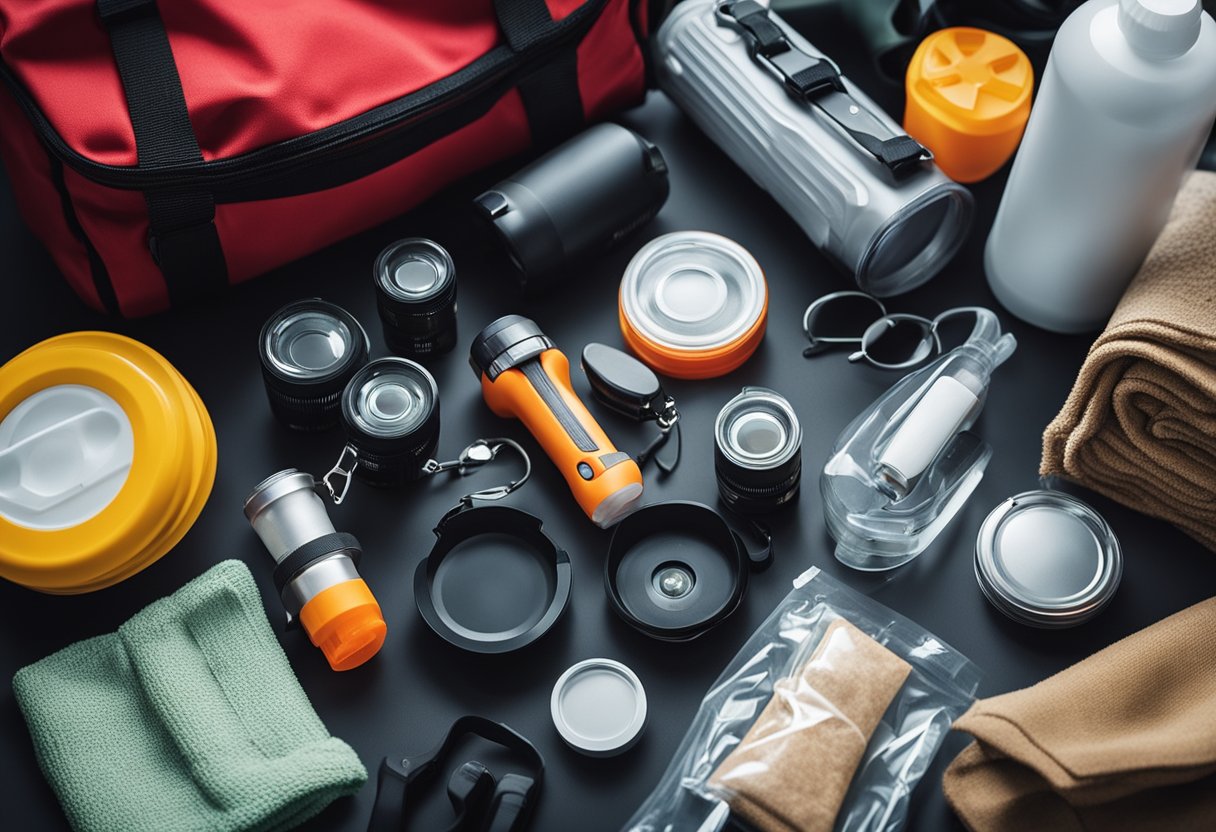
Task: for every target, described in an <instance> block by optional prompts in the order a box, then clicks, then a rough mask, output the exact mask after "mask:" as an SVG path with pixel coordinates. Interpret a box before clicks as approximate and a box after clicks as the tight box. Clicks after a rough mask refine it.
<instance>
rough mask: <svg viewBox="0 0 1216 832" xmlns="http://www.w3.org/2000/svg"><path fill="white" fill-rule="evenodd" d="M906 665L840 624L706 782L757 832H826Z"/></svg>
mask: <svg viewBox="0 0 1216 832" xmlns="http://www.w3.org/2000/svg"><path fill="white" fill-rule="evenodd" d="M911 671H912V668H911V666H910V665H909V664H908V663H907V662H905V661H904V660H903V659H901V658H899V657H898V656H896V655H895V654H894V653H892V652H891V651H890V650H888V649H887V648H885V647H883V646H882V645H881V644H879V643H878V642H876V641H874V639H872V638H870V637H869V636H867V635H866V634H865V633H863V632H862V631H861V630H859V629H857V628H856V627H854V626H853V625H852V624H850V623H849V622H848V621H845V620H843V619H839V620H836V621H834V622H832V624H831V625H830V626H829V627H828V629H827V632H826V633H824V636H823V639H822V640H820V642H819V644H818V645H816V647H815V651H814V653H813V654H812V655H811V657H810V658H809V659H807V661H806V662H805V663H804V664H803V665H802V666H801V667H800V668H799V669H798V671H797V672H796V673H795V674H794V675H793V676H789V677H786V678H784V679H780V680H778V681H777V682H776V683H775V684H774V685H773V697H772V699H770V700H769V702H768V704H767V705H765V707H764V710H763V711H762V712H761V713H760V716H759V717H758V718H757V719H756V721H755V723H754V724H753V725H752V727H751V728H750V729H749V730H748V732H747V734H746V735H745V736H744V737H743V740H742V742H740V743H739V745H738V747H736V748H735V750H734V751H732V752H731V753H730V754H729V755H728V756H727V757H726V759H725V760H723V761H722V763H721V765H719V766H718V769H717V771H715V772H714V774H713V776H712V777H711V778H710V780H709V786H710V788H712V789H715V790H716V791H718V792H720V793H721V794H722V795H724V796H725V797H726V799H727V802H728V803H729V804H730V808H731V812H732V813H733V814H735V815H736V816H738V817H740V818H742V819H743V820H745V821H747V822H748V823H750V824H751V825H752V826H755V827H756V828H757V829H759V830H762V832H831V829H832V827H833V825H834V824H835V822H836V815H837V813H839V811H840V804H841V802H842V801H843V800H844V796H845V793H846V792H847V791H848V789H849V784H850V783H851V782H852V780H853V774H854V772H855V771H856V770H857V766H858V764H859V763H860V762H861V758H862V755H863V754H864V753H865V750H866V745H867V744H868V743H869V741H870V735H871V734H872V733H874V729H875V728H876V727H877V726H878V723H879V721H880V720H881V719H882V715H883V714H884V713H885V712H886V710H887V708H888V706H890V704H891V701H892V700H893V699H894V698H895V695H896V694H897V693H899V689H900V688H901V687H903V684H904V680H905V679H907V678H908V674H909V673H910V672H911Z"/></svg>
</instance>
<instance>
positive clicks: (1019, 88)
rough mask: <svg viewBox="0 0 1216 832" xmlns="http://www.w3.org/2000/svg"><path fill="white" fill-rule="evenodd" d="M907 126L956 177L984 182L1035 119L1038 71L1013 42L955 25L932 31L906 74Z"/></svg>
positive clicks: (968, 180)
mask: <svg viewBox="0 0 1216 832" xmlns="http://www.w3.org/2000/svg"><path fill="white" fill-rule="evenodd" d="M906 90H907V97H908V102H907V107H906V109H905V110H904V129H905V130H907V131H908V135H910V136H912V138H914V139H916V140H917V141H918V142H920V143H921V144H923V145H925V147H927V148H929V149H930V150H932V151H933V155H934V156H936V157H937V164H938V166H939V167H940V168H941V169H942V170H943V171H944V172H945V173H946V175H948V176H950V177H951V178H952V179H954V180H956V181H958V182H978V181H980V180H981V179H986V178H987V177H989V176H991V175H992V174H993V173H995V172H996V171H997V169H999V168H1000V167H1001V165H1003V164H1005V162H1006V161H1008V160H1009V157H1010V156H1012V155H1013V152H1014V151H1015V150H1016V149H1017V146H1018V142H1020V141H1021V140H1022V131H1023V130H1025V128H1026V119H1028V118H1029V117H1030V98H1031V93H1032V92H1033V91H1034V71H1033V70H1032V69H1031V66H1030V59H1029V58H1027V57H1026V54H1025V53H1024V52H1023V51H1022V50H1021V49H1019V48H1018V47H1017V46H1016V45H1015V44H1014V43H1013V42H1012V41H1010V40H1008V39H1006V38H1003V37H1001V36H1000V35H997V34H994V33H992V32H987V31H985V30H983V29H974V28H971V27H968V26H956V27H953V28H950V29H942V30H940V31H937V32H934V33H933V34H931V35H929V36H928V37H927V38H925V39H924V40H923V41H921V44H920V46H919V47H917V49H916V53H915V54H914V55H913V56H912V62H911V63H910V64H909V65H908V73H907V77H906Z"/></svg>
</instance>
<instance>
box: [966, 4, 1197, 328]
mask: <svg viewBox="0 0 1216 832" xmlns="http://www.w3.org/2000/svg"><path fill="white" fill-rule="evenodd" d="M1214 117H1216V22H1214V21H1213V20H1212V18H1211V17H1210V16H1209V15H1208V14H1206V13H1205V12H1204V11H1203V9H1202V7H1201V6H1200V2H1199V0H1090V2H1088V3H1086V4H1085V5H1083V6H1081V7H1080V8H1079V9H1077V10H1076V11H1075V12H1073V14H1072V15H1071V16H1070V17H1069V18H1068V19H1067V20H1066V21H1065V22H1064V25H1063V26H1062V27H1060V31H1059V32H1058V33H1057V35H1056V39H1055V42H1054V44H1053V45H1052V49H1051V58H1050V59H1049V60H1048V62H1047V69H1046V71H1045V72H1044V75H1043V80H1042V84H1041V85H1040V89H1039V95H1038V98H1037V99H1036V100H1035V103H1034V108H1033V110H1032V111H1031V114H1030V122H1029V124H1028V125H1027V127H1026V135H1025V137H1024V138H1023V139H1022V145H1021V147H1020V148H1019V150H1018V154H1017V157H1016V159H1015V160H1014V164H1013V169H1012V171H1011V172H1010V175H1009V183H1008V185H1007V186H1006V189H1005V194H1004V197H1003V198H1002V199H1001V205H1000V208H999V209H998V211H997V215H996V220H995V222H994V224H993V227H992V234H991V235H990V236H989V238H988V244H987V247H986V249H985V251H984V266H985V270H986V272H987V274H988V283H989V285H990V286H991V287H992V291H993V293H994V294H995V295H996V296H997V299H998V300H1000V302H1001V303H1002V304H1003V305H1004V306H1005V307H1006V308H1007V309H1008V310H1009V311H1010V312H1012V313H1013V314H1015V315H1017V316H1018V317H1019V318H1023V319H1025V320H1026V321H1029V322H1030V323H1032V324H1035V325H1036V326H1040V327H1043V328H1045V329H1051V330H1055V331H1057V332H1087V331H1092V330H1095V329H1099V328H1101V327H1102V326H1103V325H1104V324H1105V323H1106V321H1107V319H1108V318H1109V317H1110V314H1111V312H1113V311H1114V308H1115V306H1116V304H1117V303H1118V302H1119V298H1120V296H1121V295H1122V294H1123V290H1124V289H1125V288H1126V287H1127V284H1128V281H1130V280H1131V278H1132V277H1133V276H1134V275H1135V273H1136V270H1137V269H1138V268H1139V267H1140V264H1141V263H1142V262H1143V261H1144V258H1145V256H1146V255H1147V254H1148V251H1149V248H1150V247H1151V246H1152V244H1153V241H1154V240H1155V239H1156V238H1157V235H1158V234H1159V233H1160V232H1161V229H1162V227H1163V226H1164V225H1165V222H1166V219H1167V218H1168V216H1169V211H1170V207H1171V206H1172V205H1173V202H1174V197H1175V196H1176V195H1177V192H1178V188H1179V187H1180V186H1181V184H1182V180H1183V177H1184V176H1185V175H1186V172H1187V171H1189V170H1190V169H1191V168H1193V167H1194V166H1195V163H1196V161H1197V160H1198V158H1199V153H1200V151H1201V150H1202V148H1203V144H1204V141H1205V139H1206V137H1207V135H1208V132H1209V130H1210V129H1211V127H1212V121H1213V118H1214Z"/></svg>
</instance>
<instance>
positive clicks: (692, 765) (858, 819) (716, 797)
mask: <svg viewBox="0 0 1216 832" xmlns="http://www.w3.org/2000/svg"><path fill="white" fill-rule="evenodd" d="M978 684H979V671H978V669H977V668H976V667H975V666H974V665H973V664H972V663H971V662H970V661H969V660H968V659H967V658H966V657H965V656H963V655H962V654H961V653H959V652H958V651H957V650H955V649H954V648H952V647H950V646H949V645H947V644H945V643H944V642H942V641H941V640H939V639H938V638H937V637H935V636H934V635H932V634H931V633H928V632H925V631H924V630H923V629H922V628H920V627H919V626H918V625H916V624H915V623H914V622H912V621H909V620H908V619H906V618H903V617H902V616H900V615H899V614H898V613H896V612H894V611H892V610H889V609H887V608H886V607H884V606H882V605H881V604H879V603H877V602H875V601H873V600H871V599H869V598H866V597H865V596H863V595H861V594H859V593H857V592H855V591H853V590H851V589H849V588H848V587H846V586H845V585H843V584H841V583H839V582H837V581H835V580H834V579H832V578H831V577H829V576H828V575H826V574H824V573H822V572H820V571H819V570H818V569H817V568H815V569H811V570H809V571H807V572H806V573H804V574H803V575H802V576H801V577H800V578H799V579H798V580H797V581H795V586H794V589H793V590H792V591H791V592H790V593H789V594H788V595H787V596H786V597H785V600H783V601H782V602H781V603H780V604H779V605H778V606H777V608H776V609H774V610H773V612H772V614H770V615H769V617H768V619H767V620H766V621H765V622H764V623H763V624H762V625H761V626H760V628H759V629H757V630H756V632H755V633H753V634H752V637H751V638H750V639H749V640H748V641H747V643H746V644H745V645H744V646H743V648H742V649H741V650H740V651H739V652H738V653H737V654H736V655H735V657H734V659H733V660H732V661H731V663H730V664H729V665H728V666H727V667H726V669H725V670H724V671H723V673H722V675H721V676H719V677H718V680H717V681H716V682H715V683H714V685H713V686H712V687H711V688H710V689H709V691H708V692H707V693H706V695H705V698H704V699H703V700H702V701H701V707H700V709H699V710H698V711H697V715H696V717H695V718H694V719H693V723H692V725H691V727H690V728H689V729H688V732H687V733H686V734H685V736H684V740H683V742H682V743H681V744H680V747H679V749H678V750H677V751H676V754H675V757H674V758H673V759H672V762H671V764H670V765H669V766H668V768H667V771H666V773H665V774H664V775H663V778H662V779H661V780H660V781H659V784H658V786H657V787H656V788H655V790H654V791H653V792H652V793H651V795H650V797H648V798H647V799H646V801H645V803H643V805H642V806H641V808H640V809H638V811H637V812H636V813H635V814H634V816H633V818H632V819H630V821H629V823H628V824H627V825H626V827H625V828H626V829H627V830H629V832H666V830H677V829H695V830H698V832H713V830H718V829H723V828H725V827H726V825H727V822H728V820H734V821H736V822H738V824H739V826H740V827H741V828H745V829H756V830H761V832H833V830H835V832H861V830H866V832H874V830H885V831H886V832H893V830H898V829H900V828H902V826H903V824H904V821H905V820H906V818H907V812H908V803H909V800H910V798H911V793H912V790H913V788H914V787H915V786H916V784H917V782H919V780H920V778H921V777H922V776H923V775H924V773H925V771H926V770H927V769H928V767H929V764H930V763H931V762H932V760H933V757H934V755H935V754H936V753H937V749H938V747H939V746H940V745H941V742H942V740H943V739H944V738H945V736H946V732H947V731H948V730H949V729H950V725H951V723H952V722H953V721H954V720H955V719H956V718H957V717H958V716H960V715H961V714H962V713H963V712H964V711H965V710H966V709H967V707H968V706H969V705H970V703H971V701H972V699H973V698H974V695H975V690H976V688H977V686H978Z"/></svg>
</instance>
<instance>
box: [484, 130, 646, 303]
mask: <svg viewBox="0 0 1216 832" xmlns="http://www.w3.org/2000/svg"><path fill="white" fill-rule="evenodd" d="M668 190H669V186H668V182H667V163H666V162H665V161H664V160H663V154H662V153H661V152H659V148H658V147H656V146H655V145H654V144H652V143H651V142H649V141H647V140H646V139H644V138H642V137H641V136H639V135H638V134H637V133H634V132H633V131H632V130H629V129H627V128H625V127H621V126H620V125H619V124H599V125H596V126H595V127H592V128H590V129H588V130H584V131H583V132H582V133H579V134H578V135H577V136H575V137H574V138H572V139H570V140H569V141H567V142H566V143H565V144H562V145H559V146H558V147H556V148H555V149H553V150H551V151H550V152H549V153H547V154H545V155H544V156H542V157H540V158H539V159H537V160H536V161H535V162H533V163H532V164H530V165H528V166H527V167H525V168H523V169H521V170H520V171H518V172H517V173H515V174H514V175H513V176H510V177H508V178H506V179H504V180H503V181H501V182H499V183H498V184H497V185H495V186H494V187H493V188H491V189H490V190H488V191H486V192H485V193H483V194H481V195H480V196H478V197H477V199H476V200H475V201H474V205H475V208H476V210H477V211H478V212H479V213H480V214H481V216H482V217H483V218H485V219H486V220H488V221H489V222H490V223H491V224H492V225H493V227H494V230H495V232H496V233H497V235H498V237H499V239H500V241H501V242H502V244H503V247H504V248H505V249H506V252H507V255H508V256H509V257H510V260H511V263H512V264H513V265H514V266H515V268H516V269H517V270H518V272H519V279H520V284H521V286H522V287H523V289H524V290H525V291H537V290H544V289H548V288H549V287H551V286H553V285H555V284H556V283H557V282H558V281H559V279H560V278H561V277H562V276H563V269H564V268H565V267H567V266H569V265H570V264H572V263H576V262H577V261H578V260H579V258H582V257H585V256H588V255H592V256H594V255H597V254H600V253H601V252H603V251H604V250H606V249H608V248H609V247H610V246H611V245H612V244H613V243H615V242H617V241H618V240H620V239H621V238H623V237H625V236H626V235H628V234H629V233H630V232H631V231H633V230H634V229H637V228H639V227H641V226H642V225H645V224H646V223H647V222H649V221H650V220H651V219H652V218H653V217H654V215H655V214H657V213H658V212H659V209H660V208H662V207H663V203H664V202H666V201H667V194H668Z"/></svg>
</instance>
